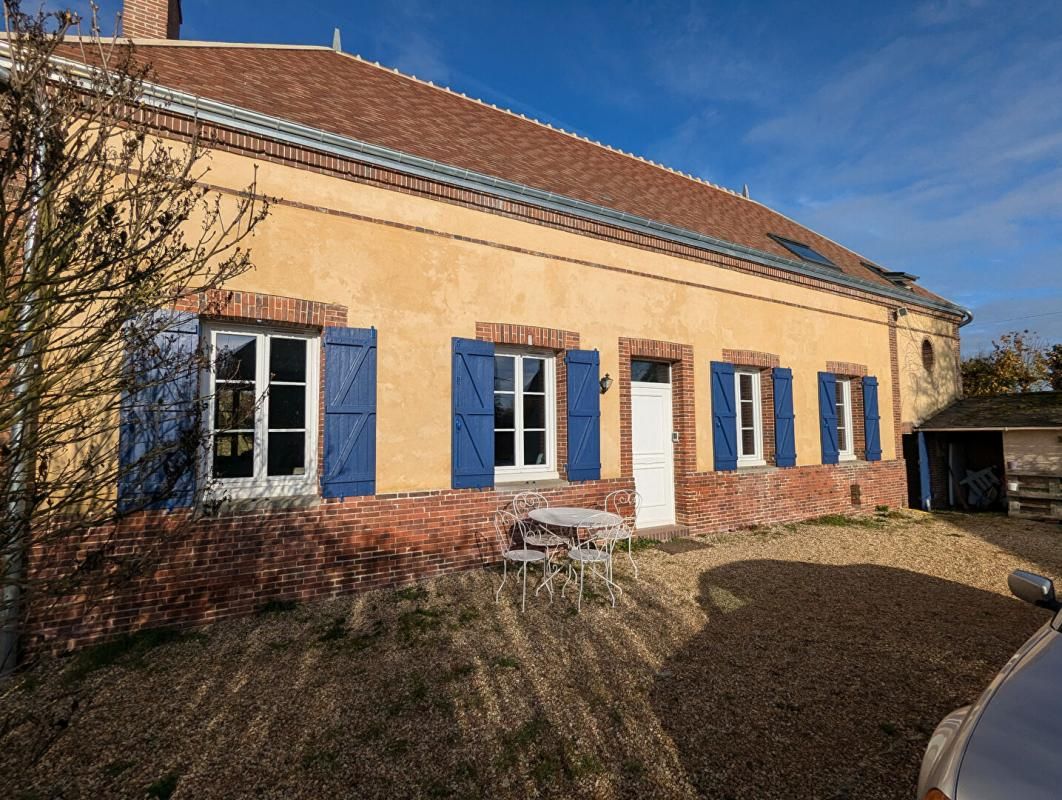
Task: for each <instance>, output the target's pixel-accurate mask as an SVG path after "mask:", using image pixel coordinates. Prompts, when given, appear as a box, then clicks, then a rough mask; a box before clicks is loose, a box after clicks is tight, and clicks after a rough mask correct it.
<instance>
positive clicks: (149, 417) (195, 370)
mask: <svg viewBox="0 0 1062 800" xmlns="http://www.w3.org/2000/svg"><path fill="white" fill-rule="evenodd" d="M159 313H160V314H162V315H166V317H168V319H165V320H164V321H162V324H160V321H161V318H160V317H156V318H155V319H154V320H152V322H151V323H149V327H150V328H151V329H152V330H154V329H156V328H164V330H162V332H161V333H158V334H157V335H155V336H154V337H153V340H152V341H149V342H138V343H136V344H135V345H131V346H130V348H129V350H128V351H127V352H126V364H125V367H126V370H127V380H128V388H127V389H126V391H125V392H124V393H123V395H122V401H121V413H120V419H119V431H118V462H119V473H118V508H119V510H120V511H122V512H123V513H126V512H129V511H134V510H138V509H163V508H165V509H174V508H187V507H189V506H191V505H193V504H194V503H195V488H196V480H195V472H196V461H197V457H198V446H199V443H200V439H201V436H202V429H201V425H200V415H199V413H198V412H199V363H198V359H197V358H196V352H197V350H198V348H199V318H198V317H196V316H195V315H194V314H190V313H187V312H159Z"/></svg>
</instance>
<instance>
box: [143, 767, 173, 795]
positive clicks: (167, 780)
mask: <svg viewBox="0 0 1062 800" xmlns="http://www.w3.org/2000/svg"><path fill="white" fill-rule="evenodd" d="M180 779H181V776H180V775H178V774H177V773H176V772H169V773H167V774H165V775H163V776H162V777H161V778H159V779H158V780H157V781H155V782H154V783H152V784H151V785H150V786H148V787H147V788H145V789H144V794H146V795H147V796H148V797H153V798H155V799H156V800H170V798H171V797H173V793H174V792H175V791H177V782H178V781H179V780H180Z"/></svg>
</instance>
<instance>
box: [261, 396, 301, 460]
mask: <svg viewBox="0 0 1062 800" xmlns="http://www.w3.org/2000/svg"><path fill="white" fill-rule="evenodd" d="M269 427H270V428H304V427H306V387H305V386H270V387H269ZM269 457H270V458H272V457H273V454H272V453H270V456H269Z"/></svg>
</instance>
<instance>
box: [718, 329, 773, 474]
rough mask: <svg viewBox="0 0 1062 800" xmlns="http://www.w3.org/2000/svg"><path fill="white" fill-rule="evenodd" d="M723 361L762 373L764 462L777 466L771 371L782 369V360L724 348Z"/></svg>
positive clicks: (764, 354)
mask: <svg viewBox="0 0 1062 800" xmlns="http://www.w3.org/2000/svg"><path fill="white" fill-rule="evenodd" d="M723 361H724V362H726V363H727V364H733V365H734V366H735V367H758V368H759V370H758V371H759V373H760V410H761V412H762V418H761V420H760V430H761V432H762V434H763V460H764V461H766V462H767V464H768V465H769V466H772V467H773V466H774V465H775V453H774V375H773V373H772V372H771V370H772V369H773V368H774V367H780V366H781V365H782V360H781V359H780V358H779V357H778V356H777V355H776V354H775V353H761V352H759V351H757V350H730V349H728V348H723Z"/></svg>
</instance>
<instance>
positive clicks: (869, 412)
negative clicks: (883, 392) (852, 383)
mask: <svg viewBox="0 0 1062 800" xmlns="http://www.w3.org/2000/svg"><path fill="white" fill-rule="evenodd" d="M863 431H864V439H865V440H866V446H867V449H866V458H867V461H881V414H880V413H879V411H878V379H877V378H875V377H873V376H868V377H866V378H863Z"/></svg>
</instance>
